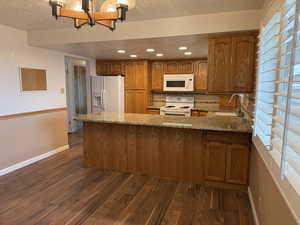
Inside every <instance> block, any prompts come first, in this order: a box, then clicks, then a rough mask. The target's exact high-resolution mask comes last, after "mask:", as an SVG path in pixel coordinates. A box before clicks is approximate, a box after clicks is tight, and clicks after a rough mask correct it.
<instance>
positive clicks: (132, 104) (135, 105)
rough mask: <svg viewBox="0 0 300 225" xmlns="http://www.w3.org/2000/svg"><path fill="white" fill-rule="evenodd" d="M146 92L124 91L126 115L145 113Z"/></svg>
mask: <svg viewBox="0 0 300 225" xmlns="http://www.w3.org/2000/svg"><path fill="white" fill-rule="evenodd" d="M147 99H148V95H147V91H144V90H126V91H125V112H126V113H146V107H147Z"/></svg>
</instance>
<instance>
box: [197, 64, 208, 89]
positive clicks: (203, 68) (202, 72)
mask: <svg viewBox="0 0 300 225" xmlns="http://www.w3.org/2000/svg"><path fill="white" fill-rule="evenodd" d="M194 67H195V68H194V75H195V78H194V80H195V90H196V91H206V90H207V67H208V64H207V61H196V62H195V64H194Z"/></svg>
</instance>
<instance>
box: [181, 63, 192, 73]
mask: <svg viewBox="0 0 300 225" xmlns="http://www.w3.org/2000/svg"><path fill="white" fill-rule="evenodd" d="M178 64H179V65H178V69H179V73H182V74H191V73H193V72H194V67H193V62H192V61H181V62H178Z"/></svg>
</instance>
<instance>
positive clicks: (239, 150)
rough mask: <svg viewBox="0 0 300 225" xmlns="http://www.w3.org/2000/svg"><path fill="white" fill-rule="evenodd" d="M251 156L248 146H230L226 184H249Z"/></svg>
mask: <svg viewBox="0 0 300 225" xmlns="http://www.w3.org/2000/svg"><path fill="white" fill-rule="evenodd" d="M249 154H250V148H249V146H248V145H238V144H232V145H229V146H228V151H227V169H226V182H229V183H235V184H247V183H248V171H249V166H248V165H249Z"/></svg>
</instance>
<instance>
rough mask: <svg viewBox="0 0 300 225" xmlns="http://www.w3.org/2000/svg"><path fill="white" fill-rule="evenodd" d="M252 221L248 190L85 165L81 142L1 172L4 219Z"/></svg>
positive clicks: (239, 224) (198, 224)
mask: <svg viewBox="0 0 300 225" xmlns="http://www.w3.org/2000/svg"><path fill="white" fill-rule="evenodd" d="M19 224H22V225H46V224H52V225H54V224H55V225H62V224H67V225H73V224H82V225H125V224H126V225H253V224H254V223H253V220H252V213H251V209H250V204H249V199H248V196H247V194H245V193H242V192H238V191H231V190H222V189H215V188H210V187H204V186H201V185H195V184H192V183H187V182H178V181H174V180H168V179H160V178H155V177H147V176H143V175H132V174H126V173H119V172H114V171H102V170H96V169H88V168H84V167H83V166H82V146H81V145H75V146H74V147H73V148H72V149H71V150H67V151H65V152H62V153H60V154H57V155H55V156H53V157H50V158H47V159H45V160H43V161H40V162H38V163H36V164H33V165H30V166H28V167H26V168H23V169H20V170H18V171H16V172H14V173H11V174H8V175H6V176H3V177H0V225H19Z"/></svg>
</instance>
